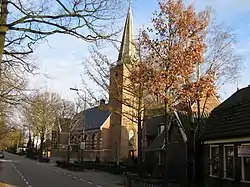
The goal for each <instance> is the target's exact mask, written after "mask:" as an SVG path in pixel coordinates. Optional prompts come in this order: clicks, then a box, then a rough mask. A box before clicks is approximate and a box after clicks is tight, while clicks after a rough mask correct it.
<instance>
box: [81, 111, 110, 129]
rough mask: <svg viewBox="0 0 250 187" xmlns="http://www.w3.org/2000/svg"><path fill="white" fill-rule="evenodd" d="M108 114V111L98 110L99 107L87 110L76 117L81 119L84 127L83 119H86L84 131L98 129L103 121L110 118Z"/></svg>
mask: <svg viewBox="0 0 250 187" xmlns="http://www.w3.org/2000/svg"><path fill="white" fill-rule="evenodd" d="M110 114H111V113H110V112H109V111H108V110H104V109H100V108H99V107H94V108H89V109H87V110H86V111H82V112H80V113H78V114H77V115H78V116H80V117H81V119H82V120H81V121H80V122H79V123H82V124H81V125H84V117H85V118H86V121H85V130H86V131H88V130H95V129H99V128H100V127H101V126H102V124H103V123H104V122H105V120H106V119H107V118H108V117H109V116H110Z"/></svg>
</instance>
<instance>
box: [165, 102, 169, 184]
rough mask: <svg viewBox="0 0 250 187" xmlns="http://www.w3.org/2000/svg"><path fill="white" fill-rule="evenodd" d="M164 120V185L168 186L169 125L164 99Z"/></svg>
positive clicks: (167, 110)
mask: <svg viewBox="0 0 250 187" xmlns="http://www.w3.org/2000/svg"><path fill="white" fill-rule="evenodd" d="M164 107H165V109H164V118H165V119H164V121H165V176H164V178H165V186H168V181H169V180H168V177H169V176H168V144H169V142H168V139H169V137H168V127H169V125H170V118H169V104H168V103H167V102H166V101H165V103H164Z"/></svg>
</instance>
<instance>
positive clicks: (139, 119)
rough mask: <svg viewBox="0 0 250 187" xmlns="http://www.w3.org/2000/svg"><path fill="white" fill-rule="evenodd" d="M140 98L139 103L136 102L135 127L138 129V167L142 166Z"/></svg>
mask: <svg viewBox="0 0 250 187" xmlns="http://www.w3.org/2000/svg"><path fill="white" fill-rule="evenodd" d="M141 102H142V98H139V102H138V104H139V105H138V111H137V123H138V124H137V127H138V129H137V130H138V140H137V142H138V159H137V161H138V165H139V166H141V164H142V127H141V125H142V124H141V123H142V119H141V118H142V112H141V108H142V103H141Z"/></svg>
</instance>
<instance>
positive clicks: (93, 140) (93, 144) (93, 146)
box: [92, 133, 95, 149]
mask: <svg viewBox="0 0 250 187" xmlns="http://www.w3.org/2000/svg"><path fill="white" fill-rule="evenodd" d="M94 148H95V133H93V134H92V149H94Z"/></svg>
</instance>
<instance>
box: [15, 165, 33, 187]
mask: <svg viewBox="0 0 250 187" xmlns="http://www.w3.org/2000/svg"><path fill="white" fill-rule="evenodd" d="M10 163H11V165H12V167H13V168H14V169H15V171H16V172H17V173H18V174H19V175H20V177H21V178H22V179H23V181H24V182H25V183H26V184H27V186H28V187H32V186H31V185H30V184H29V183H28V181H27V180H26V179H25V178H24V176H23V175H22V174H21V172H20V171H19V170H18V169H17V167H16V166H15V165H14V164H13V163H12V161H10Z"/></svg>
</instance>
